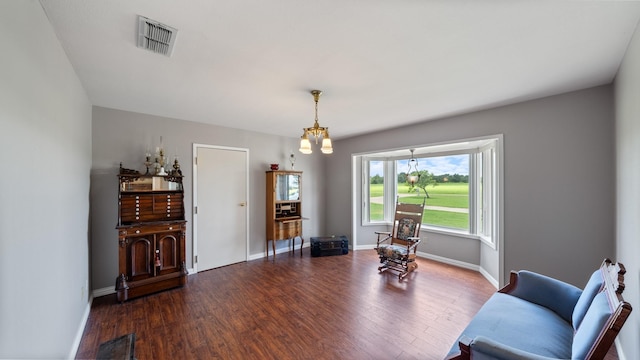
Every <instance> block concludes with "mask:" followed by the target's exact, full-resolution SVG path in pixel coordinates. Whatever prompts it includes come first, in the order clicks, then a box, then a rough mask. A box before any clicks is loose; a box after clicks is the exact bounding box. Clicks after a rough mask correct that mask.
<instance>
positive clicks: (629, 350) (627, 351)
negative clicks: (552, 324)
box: [615, 29, 640, 359]
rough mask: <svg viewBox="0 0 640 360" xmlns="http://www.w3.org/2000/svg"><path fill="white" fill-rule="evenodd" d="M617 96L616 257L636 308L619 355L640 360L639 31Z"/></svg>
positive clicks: (622, 69)
mask: <svg viewBox="0 0 640 360" xmlns="http://www.w3.org/2000/svg"><path fill="white" fill-rule="evenodd" d="M615 95H616V96H615V98H616V103H615V113H616V179H617V195H616V199H617V204H616V214H617V221H616V234H617V237H616V257H617V259H618V261H620V262H622V263H623V264H624V265H625V266H626V268H627V274H626V275H625V282H626V285H627V286H626V288H625V291H624V293H623V295H624V298H625V300H627V301H629V302H630V303H631V306H632V307H633V308H634V309H633V311H632V312H631V317H630V318H629V320H627V324H625V326H624V327H623V329H622V332H621V333H620V336H619V337H618V339H619V340H620V342H621V344H622V349H619V350H620V351H619V352H620V353H622V354H623V355H624V358H626V359H640V343H639V342H638V339H640V260H639V259H640V241H639V240H638V237H639V234H640V221H639V220H638V219H640V186H638V179H640V29H636V32H635V34H634V37H633V39H632V42H631V44H630V45H629V49H628V50H627V54H626V56H625V58H624V61H623V63H622V66H621V67H620V71H619V72H618V76H617V77H616V80H615ZM624 358H623V357H620V359H624Z"/></svg>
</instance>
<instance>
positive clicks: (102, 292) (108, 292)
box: [91, 286, 116, 298]
mask: <svg viewBox="0 0 640 360" xmlns="http://www.w3.org/2000/svg"><path fill="white" fill-rule="evenodd" d="M115 293H116V288H115V287H111V286H109V287H105V288H102V289H95V290H93V292H92V293H91V295H92V296H93V297H94V298H97V297H100V296H105V295H111V294H115Z"/></svg>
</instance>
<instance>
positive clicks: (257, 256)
mask: <svg viewBox="0 0 640 360" xmlns="http://www.w3.org/2000/svg"><path fill="white" fill-rule="evenodd" d="M309 246H310V245H309V243H308V242H305V244H304V246H303V247H302V248H303V249H304V248H308V247H309ZM269 250H271V249H269ZM290 251H291V248H290V247H286V248H280V249H276V254H282V253H286V252H290ZM296 251H300V247H295V249H293V252H294V253H295V252H296ZM269 256H273V252H271V251H269ZM265 257H267V254H266V253H263V252H261V253H257V254H251V255H249V259H247V261H251V260H258V259H262V258H265Z"/></svg>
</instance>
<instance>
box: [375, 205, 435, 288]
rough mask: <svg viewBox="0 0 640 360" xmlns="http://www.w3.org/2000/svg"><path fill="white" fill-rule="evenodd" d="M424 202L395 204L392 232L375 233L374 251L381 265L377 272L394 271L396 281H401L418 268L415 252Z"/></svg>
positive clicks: (418, 241) (418, 239)
mask: <svg viewBox="0 0 640 360" xmlns="http://www.w3.org/2000/svg"><path fill="white" fill-rule="evenodd" d="M425 201H426V198H425V199H423V201H422V204H404V203H400V202H397V203H396V213H395V217H394V221H393V230H392V231H390V232H389V231H376V232H375V233H376V234H377V235H378V242H377V244H376V247H375V250H376V251H377V252H378V256H379V257H380V263H381V264H382V265H380V266H379V267H378V271H380V272H383V271H385V270H393V271H396V272H398V279H399V280H402V279H403V278H404V277H405V276H407V274H409V273H410V272H412V271H413V270H415V269H416V268H417V267H418V264H417V263H416V251H417V248H418V244H419V243H420V237H419V235H420V225H422V214H423V212H424V203H425Z"/></svg>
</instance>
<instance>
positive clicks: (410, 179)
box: [407, 149, 420, 186]
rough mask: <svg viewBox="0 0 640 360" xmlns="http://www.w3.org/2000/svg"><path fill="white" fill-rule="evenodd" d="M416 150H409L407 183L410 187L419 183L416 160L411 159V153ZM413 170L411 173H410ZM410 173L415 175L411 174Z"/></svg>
mask: <svg viewBox="0 0 640 360" xmlns="http://www.w3.org/2000/svg"><path fill="white" fill-rule="evenodd" d="M415 150H416V149H409V151H411V159H409V169H408V170H407V183H408V184H410V185H411V186H413V185H415V184H416V183H417V182H418V181H420V171H419V170H418V159H416V158H415V157H413V152H414V151H415ZM411 168H413V172H412V171H411ZM412 173H415V175H414V174H412Z"/></svg>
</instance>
